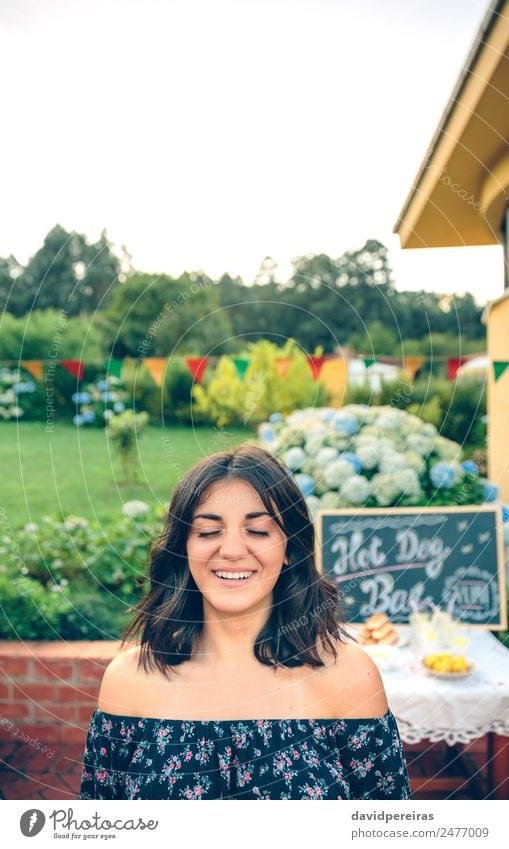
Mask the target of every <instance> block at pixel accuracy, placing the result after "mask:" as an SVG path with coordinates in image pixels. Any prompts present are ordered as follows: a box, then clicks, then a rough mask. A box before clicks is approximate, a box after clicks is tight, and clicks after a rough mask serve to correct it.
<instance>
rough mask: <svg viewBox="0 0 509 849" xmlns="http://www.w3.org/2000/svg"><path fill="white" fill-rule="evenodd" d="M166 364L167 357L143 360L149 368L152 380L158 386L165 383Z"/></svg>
mask: <svg viewBox="0 0 509 849" xmlns="http://www.w3.org/2000/svg"><path fill="white" fill-rule="evenodd" d="M166 362H167V360H166V357H145V358H144V359H143V363H144V364H145V365H146V367H147V368H148V370H149V372H150V376H151V378H152V380H153V381H154V383H157V385H158V386H161V384H162V382H163V377H164V372H165V369H166Z"/></svg>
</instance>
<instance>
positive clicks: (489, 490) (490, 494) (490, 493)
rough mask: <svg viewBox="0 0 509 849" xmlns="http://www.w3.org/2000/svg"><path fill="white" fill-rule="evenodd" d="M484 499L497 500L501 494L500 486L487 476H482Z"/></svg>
mask: <svg viewBox="0 0 509 849" xmlns="http://www.w3.org/2000/svg"><path fill="white" fill-rule="evenodd" d="M481 481H482V488H483V496H484V500H485V501H488V502H491V501H496V500H497V498H498V494H499V488H498V486H497V484H496V483H492V482H491V481H489V480H486V478H481Z"/></svg>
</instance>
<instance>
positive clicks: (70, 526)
mask: <svg viewBox="0 0 509 849" xmlns="http://www.w3.org/2000/svg"><path fill="white" fill-rule="evenodd" d="M64 527H65V529H66V530H68V531H74V530H75V528H88V520H87V519H85V517H84V516H67V519H66V520H65V522H64Z"/></svg>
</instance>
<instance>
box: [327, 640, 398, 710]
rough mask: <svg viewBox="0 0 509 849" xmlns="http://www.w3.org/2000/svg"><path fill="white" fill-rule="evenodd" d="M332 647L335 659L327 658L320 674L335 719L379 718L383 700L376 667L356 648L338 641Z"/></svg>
mask: <svg viewBox="0 0 509 849" xmlns="http://www.w3.org/2000/svg"><path fill="white" fill-rule="evenodd" d="M334 645H335V647H336V650H337V656H336V658H335V659H333V658H332V657H331V655H330V654H328V655H327V665H326V669H325V670H324V672H325V675H326V678H327V688H328V691H329V693H330V701H331V709H333V710H334V713H335V715H336V716H337V717H338V719H357V718H358V719H362V718H366V719H367V718H374V717H380V716H383V715H384V714H385V713H386V712H387V709H388V704H387V696H386V694H385V688H384V685H383V681H382V678H381V676H380V672H379V670H378V667H377V665H376V663H374V661H373V660H372V659H371V658H370V657H369V655H368V654H366V652H365V651H363V649H362V648H360V647H359V646H356V645H354V644H352V643H345V642H340V641H339V640H335V641H334ZM324 659H325V658H324Z"/></svg>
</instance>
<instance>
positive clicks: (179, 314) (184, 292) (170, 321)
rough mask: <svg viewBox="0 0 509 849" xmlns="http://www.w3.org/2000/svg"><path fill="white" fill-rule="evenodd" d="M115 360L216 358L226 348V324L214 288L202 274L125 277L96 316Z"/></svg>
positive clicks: (228, 330) (228, 334)
mask: <svg viewBox="0 0 509 849" xmlns="http://www.w3.org/2000/svg"><path fill="white" fill-rule="evenodd" d="M98 321H99V322H100V324H101V326H102V328H103V331H104V334H105V340H106V343H107V345H108V348H109V350H111V351H112V353H113V354H114V355H115V356H125V355H126V354H129V355H131V356H134V357H158V356H161V357H167V356H169V355H170V354H171V353H172V352H174V351H180V352H182V353H184V352H185V353H186V354H194V353H196V354H198V355H200V354H206V353H207V352H210V353H211V354H213V355H218V354H220V353H223V352H224V351H225V350H228V344H229V340H230V338H231V335H232V325H231V322H230V320H229V318H228V313H227V311H225V310H222V309H221V304H220V301H219V295H218V291H217V287H215V286H214V284H213V283H212V281H211V280H210V278H208V277H206V276H205V275H199V274H188V273H187V272H185V273H184V274H182V275H181V276H180V277H179V278H172V277H170V276H169V275H167V274H159V275H155V274H141V273H137V274H134V275H132V276H131V277H129V278H128V279H127V280H126V281H125V283H121V284H120V285H119V286H118V287H117V289H116V290H115V292H114V293H113V297H112V300H111V302H110V304H109V306H108V308H107V309H106V310H105V311H104V313H103V314H101V315H99V316H98Z"/></svg>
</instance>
